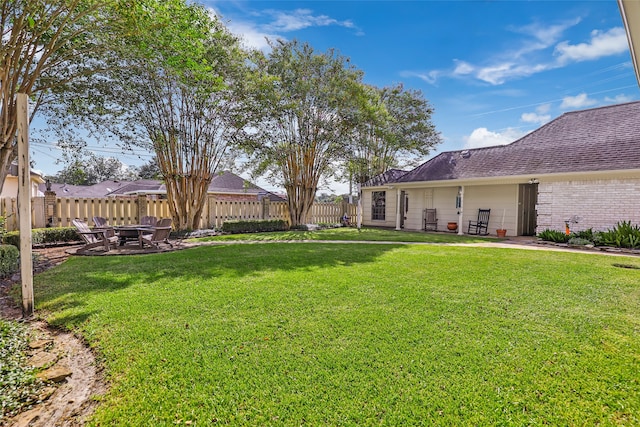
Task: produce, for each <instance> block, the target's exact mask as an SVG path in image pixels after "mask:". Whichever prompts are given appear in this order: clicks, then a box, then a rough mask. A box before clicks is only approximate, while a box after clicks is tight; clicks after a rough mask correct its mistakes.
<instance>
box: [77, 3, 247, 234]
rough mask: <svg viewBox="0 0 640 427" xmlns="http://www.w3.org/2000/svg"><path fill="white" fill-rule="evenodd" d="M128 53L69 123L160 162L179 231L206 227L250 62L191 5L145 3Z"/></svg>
mask: <svg viewBox="0 0 640 427" xmlns="http://www.w3.org/2000/svg"><path fill="white" fill-rule="evenodd" d="M138 3H139V4H141V5H142V6H144V7H140V8H139V10H138V11H137V12H136V19H135V28H134V29H133V31H132V32H131V33H130V34H129V35H127V37H126V38H125V39H124V43H126V47H127V49H126V50H127V53H126V54H124V55H123V56H121V57H120V58H118V59H117V63H115V64H113V67H111V69H110V72H109V73H105V74H104V78H103V80H102V82H101V83H100V84H95V83H92V84H89V85H87V87H86V88H85V90H86V91H87V95H86V96H85V97H83V98H84V99H87V100H89V102H87V103H83V104H80V103H78V104H75V105H71V106H66V110H65V111H66V113H67V114H66V116H72V117H79V118H82V119H83V120H89V121H90V122H91V123H92V124H93V127H92V132H99V133H101V134H105V133H108V134H110V135H111V136H113V137H115V138H116V139H117V141H118V143H120V144H123V145H127V144H133V145H138V146H142V147H144V148H146V149H149V150H150V151H153V152H154V153H155V155H156V159H157V163H158V165H159V168H160V171H161V174H162V179H163V180H164V182H165V185H166V188H167V199H168V201H169V207H170V211H171V215H172V217H173V221H174V226H175V227H176V228H178V229H196V228H198V226H199V222H200V218H201V214H202V210H203V207H204V204H205V201H206V195H207V190H208V186H209V183H210V182H211V179H212V178H213V174H214V173H215V171H216V169H217V168H218V165H219V164H220V163H221V162H222V161H224V159H225V156H227V155H228V154H229V149H230V145H231V142H232V140H233V133H234V132H236V130H237V128H238V127H242V123H241V118H240V114H239V111H240V110H241V108H240V107H241V103H240V102H239V101H238V96H239V94H240V93H241V90H240V86H241V84H242V82H243V81H244V75H243V73H244V70H245V63H244V54H243V52H242V51H241V49H240V48H239V44H238V42H237V40H236V38H235V37H233V36H232V35H231V34H230V33H229V32H228V31H227V30H226V29H225V27H224V26H223V25H222V24H221V23H220V21H219V20H217V19H216V18H215V17H214V16H212V15H211V14H210V13H209V11H208V10H206V9H205V8H204V7H202V6H200V5H197V4H191V3H190V2H187V1H186V0H140V1H139V2H138Z"/></svg>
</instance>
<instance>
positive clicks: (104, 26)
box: [0, 0, 126, 189]
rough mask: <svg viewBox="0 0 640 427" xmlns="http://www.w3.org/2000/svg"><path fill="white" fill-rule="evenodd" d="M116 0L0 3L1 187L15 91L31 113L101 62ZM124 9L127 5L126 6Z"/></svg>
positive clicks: (115, 22) (11, 149)
mask: <svg viewBox="0 0 640 427" xmlns="http://www.w3.org/2000/svg"><path fill="white" fill-rule="evenodd" d="M119 10H123V8H119V7H118V2H117V1H116V0H4V1H3V2H2V7H1V8H0V21H1V23H2V43H1V45H0V129H1V131H0V189H1V188H2V185H3V183H4V178H5V176H6V173H7V166H8V165H9V164H10V163H11V161H13V159H14V158H15V157H16V151H15V149H16V138H15V135H16V128H17V111H16V94H17V93H25V94H27V95H29V96H30V98H31V115H32V116H33V115H34V114H35V113H36V112H37V111H38V109H39V107H40V106H41V105H42V104H43V103H46V102H47V100H49V99H50V97H51V95H52V94H54V93H60V92H64V90H65V88H66V87H67V85H68V84H69V83H70V82H72V81H73V80H74V79H76V78H78V77H79V76H87V75H91V74H93V73H94V72H95V71H96V70H98V69H100V68H101V67H102V65H101V62H100V61H99V60H98V58H100V57H103V56H104V55H106V54H107V52H108V51H109V49H110V46H112V44H111V38H112V37H113V36H114V33H118V32H119V30H118V28H122V27H121V26H119V23H120V22H121V16H120V15H119V14H118V11H119ZM125 10H126V9H125Z"/></svg>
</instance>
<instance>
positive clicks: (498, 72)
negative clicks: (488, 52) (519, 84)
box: [475, 63, 549, 85]
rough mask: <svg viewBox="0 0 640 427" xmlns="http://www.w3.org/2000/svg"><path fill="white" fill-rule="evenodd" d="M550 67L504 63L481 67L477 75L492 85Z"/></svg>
mask: <svg viewBox="0 0 640 427" xmlns="http://www.w3.org/2000/svg"><path fill="white" fill-rule="evenodd" d="M548 69H549V66H548V65H545V64H516V63H502V64H496V65H491V66H488V67H483V68H480V69H479V70H478V72H477V73H476V76H475V77H476V78H477V79H479V80H482V81H485V82H487V83H491V84H492V85H500V84H502V83H504V82H506V81H507V80H510V79H514V78H520V77H528V76H530V75H532V74H536V73H539V72H541V71H545V70H548Z"/></svg>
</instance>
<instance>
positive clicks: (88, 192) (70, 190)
mask: <svg viewBox="0 0 640 427" xmlns="http://www.w3.org/2000/svg"><path fill="white" fill-rule="evenodd" d="M50 185H51V189H52V190H53V191H55V192H56V194H58V195H59V196H61V197H108V196H118V195H132V194H139V193H148V194H154V193H155V194H158V193H166V191H167V189H166V187H165V185H164V184H163V183H162V181H158V180H153V179H141V180H138V181H112V180H109V181H103V182H100V183H98V184H94V185H69V184H55V183H51V184H50ZM40 187H41V190H42V191H44V190H45V187H46V185H45V184H41V185H40ZM209 193H218V194H251V195H255V196H256V197H257V198H258V199H261V198H262V197H268V198H269V199H270V200H271V201H273V202H279V201H283V200H284V199H283V198H282V197H280V196H278V195H277V194H274V193H271V192H269V191H267V190H265V189H263V188H260V187H258V186H257V185H255V184H252V183H251V182H249V181H246V180H245V179H244V178H242V177H239V176H238V175H236V174H234V173H232V172H228V171H224V172H220V173H216V174H215V175H214V176H213V179H212V180H211V184H210V185H209Z"/></svg>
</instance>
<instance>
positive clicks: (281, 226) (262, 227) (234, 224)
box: [222, 219, 288, 233]
mask: <svg viewBox="0 0 640 427" xmlns="http://www.w3.org/2000/svg"><path fill="white" fill-rule="evenodd" d="M287 228H288V226H287V222H286V221H284V220H282V219H255V220H239V221H225V222H224V223H223V224H222V231H224V232H225V233H258V232H263V231H285V230H287Z"/></svg>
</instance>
